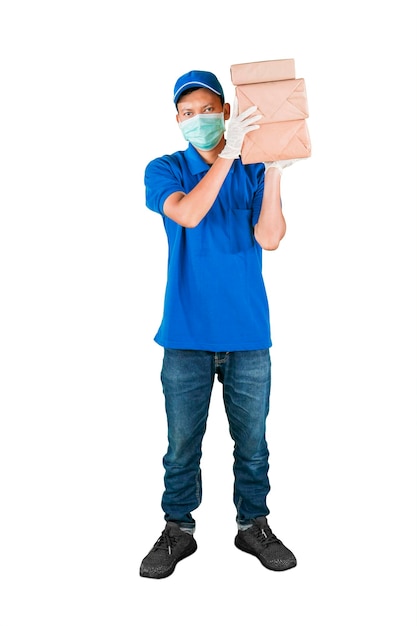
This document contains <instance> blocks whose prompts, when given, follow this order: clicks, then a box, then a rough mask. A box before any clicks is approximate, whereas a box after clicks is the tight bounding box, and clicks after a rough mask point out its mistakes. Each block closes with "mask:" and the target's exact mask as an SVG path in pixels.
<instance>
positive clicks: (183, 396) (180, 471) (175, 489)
mask: <svg viewBox="0 0 417 626" xmlns="http://www.w3.org/2000/svg"><path fill="white" fill-rule="evenodd" d="M216 375H217V377H218V380H219V381H220V383H222V385H223V400H224V406H225V410H226V415H227V418H228V421H229V431H230V435H231V437H232V439H233V441H234V452H233V454H234V464H233V472H234V491H233V501H234V504H235V507H236V511H237V515H236V519H237V522H238V523H239V524H245V523H247V522H249V520H251V519H253V518H255V517H259V516H262V515H268V513H269V510H268V508H267V506H266V497H267V494H268V492H269V489H270V485H269V480H268V470H269V464H268V457H269V452H268V447H267V443H266V439H265V427H266V417H267V415H268V411H269V396H270V388H271V361H270V354H269V350H268V349H266V350H250V351H242V352H206V351H200V350H172V349H165V352H164V359H163V365H162V373H161V381H162V387H163V392H164V396H165V408H166V414H167V420H168V450H167V452H166V454H165V456H164V458H163V465H164V468H165V476H164V484H165V491H164V493H163V496H162V509H163V511H164V513H165V520H166V521H175V522H177V523H179V524H181V526H182V527H186V528H190V529H192V528H194V525H195V522H194V519H193V517H192V515H191V511H193V510H195V509H196V508H197V507H198V506H199V505H200V503H201V496H202V484H201V470H200V460H201V446H202V441H203V436H204V433H205V430H206V423H207V417H208V412H209V405H210V398H211V393H212V389H213V383H214V379H215V376H216Z"/></svg>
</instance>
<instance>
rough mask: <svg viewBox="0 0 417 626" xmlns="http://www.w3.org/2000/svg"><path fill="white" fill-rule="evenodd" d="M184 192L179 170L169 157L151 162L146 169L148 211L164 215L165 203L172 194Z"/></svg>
mask: <svg viewBox="0 0 417 626" xmlns="http://www.w3.org/2000/svg"><path fill="white" fill-rule="evenodd" d="M176 191H183V187H182V185H181V181H180V178H179V176H178V173H177V168H175V166H174V164H173V163H172V162H171V160H170V158H169V157H167V156H164V157H159V158H157V159H154V160H153V161H151V162H150V163H149V164H148V165H147V166H146V169H145V202H146V206H147V207H148V209H151V211H155V212H156V213H160V214H161V215H163V214H164V211H163V207H164V202H165V200H166V199H167V198H168V196H170V195H171V194H172V193H175V192H176Z"/></svg>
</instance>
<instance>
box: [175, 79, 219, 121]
mask: <svg viewBox="0 0 417 626" xmlns="http://www.w3.org/2000/svg"><path fill="white" fill-rule="evenodd" d="M177 108H178V113H177V122H178V123H180V122H185V121H186V120H189V119H190V118H192V117H194V115H202V114H204V113H224V119H225V120H228V119H229V117H230V106H229V105H228V104H227V103H225V104H224V105H222V103H221V100H220V96H217V95H216V94H215V93H213V92H212V91H210V89H205V88H204V87H202V88H201V89H196V90H195V91H192V92H191V93H188V94H186V95H185V96H183V97H182V98H180V99H179V101H178V104H177Z"/></svg>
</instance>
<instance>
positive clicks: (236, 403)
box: [140, 70, 296, 578]
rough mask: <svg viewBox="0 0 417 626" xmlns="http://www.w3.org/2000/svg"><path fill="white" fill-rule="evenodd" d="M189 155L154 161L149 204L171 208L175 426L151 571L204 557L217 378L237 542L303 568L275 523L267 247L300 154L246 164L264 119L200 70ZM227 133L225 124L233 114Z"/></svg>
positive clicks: (169, 398) (170, 406)
mask: <svg viewBox="0 0 417 626" xmlns="http://www.w3.org/2000/svg"><path fill="white" fill-rule="evenodd" d="M174 103H175V105H176V108H177V116H176V119H177V122H178V124H179V129H180V131H181V132H182V133H183V136H184V138H185V139H186V140H187V141H188V142H189V145H188V148H187V149H186V150H184V151H179V152H176V153H174V154H172V155H166V156H163V157H160V158H157V159H154V160H153V161H151V162H150V163H149V164H148V166H147V168H146V171H145V188H146V205H147V207H148V208H149V209H151V210H152V211H155V212H157V213H159V214H160V215H161V216H162V219H163V223H164V227H165V230H166V234H167V238H168V246H169V255H168V276H167V285H166V293H165V303H164V312H163V319H162V323H161V325H160V327H159V330H158V332H157V334H156V337H155V341H156V342H157V343H158V344H160V345H161V346H163V348H164V357H163V364H162V373H161V380H162V387H163V393H164V397H165V407H166V414H167V423H168V449H167V452H166V454H165V456H164V458H163V465H164V468H165V476H164V483H165V491H164V493H163V496H162V509H163V511H164V513H165V516H164V519H165V521H166V526H165V528H164V530H163V532H162V534H161V536H160V537H159V539H158V540H157V542H156V543H155V544H154V546H153V548H152V549H151V551H150V552H149V553H148V555H147V556H146V557H145V558H144V559H143V561H142V564H141V567H140V575H141V576H145V577H149V578H164V577H166V576H169V575H170V574H172V572H173V571H174V569H175V567H176V565H177V563H178V562H179V561H180V560H181V559H183V558H185V557H187V556H190V555H191V554H193V552H195V550H196V549H197V544H196V541H195V539H194V536H193V533H194V529H195V521H194V519H193V517H192V514H191V512H192V511H194V510H195V509H196V508H197V507H198V506H199V504H200V501H201V472H200V460H201V446H202V440H203V436H204V432H205V428H206V421H207V416H208V411H209V404H210V396H211V392H212V388H213V384H214V379H215V377H216V375H217V378H218V380H219V381H220V383H221V384H222V385H223V397H224V406H225V411H226V414H227V418H228V420H229V428H230V434H231V436H232V438H233V440H234V465H233V471H234V494H233V500H234V504H235V507H236V521H237V526H238V531H237V535H236V537H235V545H236V547H237V548H239V549H240V550H243V551H245V552H247V553H250V554H253V555H254V556H256V557H257V558H258V559H259V560H260V561H261V563H262V564H263V565H264V566H265V567H267V568H268V569H271V570H285V569H289V568H291V567H294V566H295V565H296V559H295V557H294V555H293V553H292V552H291V551H290V550H289V549H288V548H286V547H285V546H284V544H283V543H282V542H281V541H280V540H279V539H278V538H277V537H276V536H275V535H274V534H273V532H272V530H271V529H270V527H269V525H268V522H267V515H268V514H269V509H268V507H267V504H266V497H267V494H268V492H269V489H270V485H269V479H268V469H269V465H268V456H269V452H268V446H267V442H266V438H265V425H266V417H267V415H268V411H269V396H270V383H271V369H270V354H269V348H270V347H271V345H272V344H271V337H270V323H269V310H268V301H267V295H266V292H265V286H264V281H263V278H262V249H265V250H274V249H276V248H277V247H278V245H279V242H280V240H281V239H282V237H283V236H284V234H285V228H286V225H285V220H284V217H283V214H282V209H281V199H280V179H281V174H282V171H283V168H284V167H286V166H288V165H290V164H291V161H286V162H284V161H282V162H274V163H267V164H263V163H261V164H252V165H246V166H245V165H243V164H242V162H241V160H240V158H239V157H240V153H241V148H242V143H243V139H244V137H245V135H246V133H248V132H256V129H257V128H259V126H258V125H257V124H256V122H257V121H258V120H259V119H260V117H261V116H260V115H258V114H256V110H257V107H256V106H254V107H251V108H249V109H248V110H247V111H244V112H243V113H241V114H240V115H238V114H237V103H236V101H235V110H234V112H233V115H232V116H231V115H230V105H229V104H228V103H225V102H224V93H223V89H222V86H221V84H220V83H219V81H218V79H217V77H216V76H215V75H214V74H212V73H211V72H206V71H199V70H193V71H190V72H188V73H186V74H184V75H183V76H181V77H180V78H179V79H178V80H177V82H176V84H175V87H174ZM228 120H230V121H229V122H228V130H227V141H226V139H225V136H224V133H225V121H228Z"/></svg>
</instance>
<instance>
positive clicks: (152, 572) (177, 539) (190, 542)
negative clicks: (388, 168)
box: [139, 522, 197, 578]
mask: <svg viewBox="0 0 417 626" xmlns="http://www.w3.org/2000/svg"><path fill="white" fill-rule="evenodd" d="M196 550H197V543H196V540H195V539H194V537H193V536H192V535H191V534H190V533H186V532H184V531H183V530H181V529H180V527H179V526H178V524H175V522H167V524H166V526H165V529H164V530H163V531H162V535H161V536H160V537H159V539H158V541H157V542H156V543H155V545H154V546H153V548H152V550H151V551H150V552H149V553H148V554H147V555H146V556H145V558H144V559H143V561H142V563H141V566H140V570H139V575H140V576H146V577H147V578H165V577H166V576H169V575H170V574H172V572H173V571H174V569H175V566H176V564H177V563H178V561H181V559H185V557H187V556H190V555H191V554H193V552H195V551H196Z"/></svg>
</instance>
